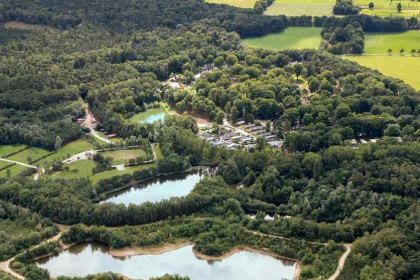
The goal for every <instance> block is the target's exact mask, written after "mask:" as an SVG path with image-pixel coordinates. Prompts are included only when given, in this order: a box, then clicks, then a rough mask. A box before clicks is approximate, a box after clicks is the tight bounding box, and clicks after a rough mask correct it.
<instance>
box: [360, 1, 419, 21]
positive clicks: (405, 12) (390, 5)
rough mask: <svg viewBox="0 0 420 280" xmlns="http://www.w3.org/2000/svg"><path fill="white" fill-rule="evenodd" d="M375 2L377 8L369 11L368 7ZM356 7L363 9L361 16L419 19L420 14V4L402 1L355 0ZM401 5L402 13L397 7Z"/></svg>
mask: <svg viewBox="0 0 420 280" xmlns="http://www.w3.org/2000/svg"><path fill="white" fill-rule="evenodd" d="M370 2H373V4H374V5H375V7H374V8H373V10H369V8H368V5H369V3H370ZM353 3H354V5H355V6H359V7H361V8H362V11H361V12H360V13H361V14H365V15H377V16H381V17H389V16H393V17H406V18H409V17H412V16H414V17H418V16H419V13H420V2H417V1H410V0H402V1H392V2H391V1H386V0H354V1H353ZM398 3H401V5H402V11H401V12H400V13H399V12H398V11H397V5H398Z"/></svg>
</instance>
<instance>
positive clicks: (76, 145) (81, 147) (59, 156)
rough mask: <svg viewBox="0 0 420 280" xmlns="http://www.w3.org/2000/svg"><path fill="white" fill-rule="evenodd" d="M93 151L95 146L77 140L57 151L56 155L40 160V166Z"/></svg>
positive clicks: (83, 140) (82, 140)
mask: <svg viewBox="0 0 420 280" xmlns="http://www.w3.org/2000/svg"><path fill="white" fill-rule="evenodd" d="M93 149H95V146H94V145H93V144H92V143H90V142H88V141H86V140H85V139H78V140H75V141H73V142H70V143H68V144H66V145H64V146H63V147H61V148H60V149H59V150H58V152H57V153H54V154H53V155H50V156H48V157H46V158H44V159H42V160H41V164H42V163H44V162H46V161H48V162H52V161H53V160H63V159H66V158H69V155H70V156H73V155H76V154H78V153H81V152H84V151H88V150H93Z"/></svg>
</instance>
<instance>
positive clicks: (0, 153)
mask: <svg viewBox="0 0 420 280" xmlns="http://www.w3.org/2000/svg"><path fill="white" fill-rule="evenodd" d="M26 147H27V146H26V145H2V146H0V157H5V156H8V155H10V154H13V153H16V152H19V151H22V150H23V149H25V148H26Z"/></svg>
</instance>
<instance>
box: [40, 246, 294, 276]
mask: <svg viewBox="0 0 420 280" xmlns="http://www.w3.org/2000/svg"><path fill="white" fill-rule="evenodd" d="M36 263H37V265H38V266H40V267H42V268H45V269H47V270H48V271H49V272H50V275H51V277H57V276H59V275H64V276H74V277H75V276H79V277H81V276H86V275H88V274H96V273H102V272H107V271H112V272H115V273H119V274H122V275H124V276H126V277H129V278H131V279H149V278H151V277H158V276H163V275H164V274H178V275H180V276H189V277H190V279H191V280H201V279H203V280H204V279H206V280H207V279H220V280H223V279H230V280H236V279H237V280H247V279H249V280H251V279H264V280H280V279H283V278H284V279H292V278H293V275H294V273H295V270H296V264H295V263H294V262H291V261H284V260H280V259H276V258H274V257H270V256H266V255H262V254H257V253H252V252H248V251H240V252H238V253H236V254H234V255H232V256H230V257H228V258H227V259H224V260H222V261H206V260H202V259H198V258H197V257H196V256H195V254H194V252H193V251H192V245H189V246H185V247H183V248H181V249H177V250H173V251H168V252H166V253H163V254H159V255H137V256H132V257H129V258H115V257H113V256H111V255H110V254H109V249H108V247H107V246H105V245H103V244H99V243H83V244H78V245H75V246H73V247H71V248H70V249H68V250H66V251H64V252H61V253H60V254H58V255H56V256H51V257H47V258H44V259H40V260H37V261H36Z"/></svg>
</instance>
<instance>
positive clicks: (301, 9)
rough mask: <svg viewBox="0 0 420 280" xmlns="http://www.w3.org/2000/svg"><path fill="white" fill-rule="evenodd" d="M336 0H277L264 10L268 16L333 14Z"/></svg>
mask: <svg viewBox="0 0 420 280" xmlns="http://www.w3.org/2000/svg"><path fill="white" fill-rule="evenodd" d="M334 3H335V1H334V0H297V1H293V0H276V1H275V2H274V3H273V4H272V5H271V6H269V7H268V8H267V10H266V11H265V12H264V14H265V15H268V16H276V15H286V16H302V15H306V16H331V15H332V10H333V7H334Z"/></svg>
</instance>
